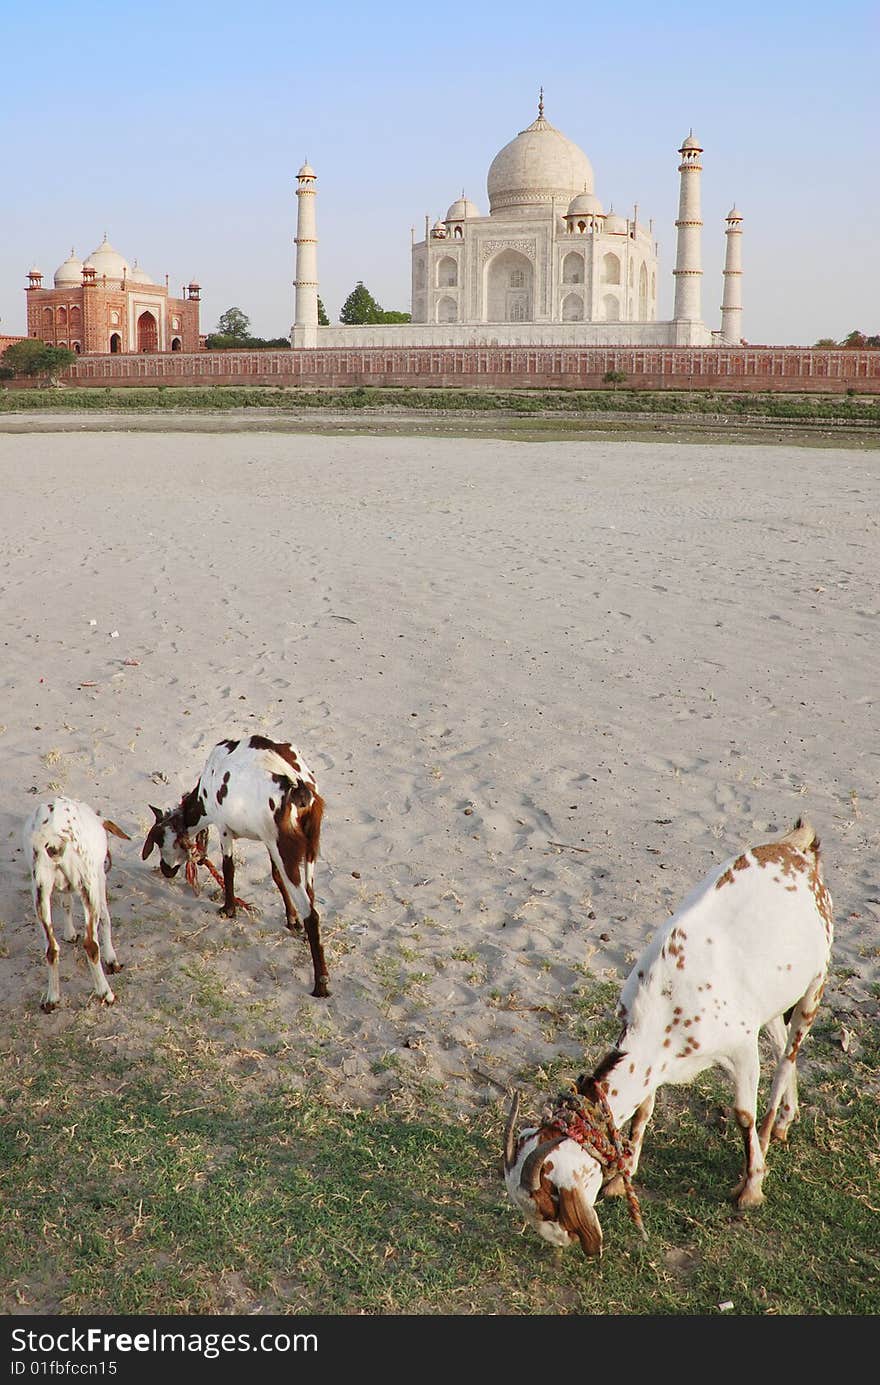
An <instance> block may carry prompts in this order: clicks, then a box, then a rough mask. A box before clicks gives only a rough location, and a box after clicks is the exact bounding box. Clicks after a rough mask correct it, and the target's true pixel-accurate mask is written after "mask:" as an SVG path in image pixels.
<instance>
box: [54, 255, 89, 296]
mask: <svg viewBox="0 0 880 1385" xmlns="http://www.w3.org/2000/svg"><path fill="white" fill-rule="evenodd" d="M82 268H83V265H82V260H80V259H77V256H76V254H75V252H74V251H73V250H71V252H70V254H69V255H68V257H67V259H66V260H65V261H64V263H63V264H60V265H59V266H58V268H57V269H56V271H55V287H56V289H60V288H65V287H67V285H69V284H76V285H79V284H81V283H82Z"/></svg>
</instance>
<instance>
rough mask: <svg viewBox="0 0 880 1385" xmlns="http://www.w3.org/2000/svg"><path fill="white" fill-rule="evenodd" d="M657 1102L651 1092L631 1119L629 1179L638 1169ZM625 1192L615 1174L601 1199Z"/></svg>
mask: <svg viewBox="0 0 880 1385" xmlns="http://www.w3.org/2000/svg"><path fill="white" fill-rule="evenodd" d="M656 1100H657V1093H656V1091H653V1092H652V1093H651V1095H650V1096H646V1097H645V1099H644V1101H643V1102H642V1104H641V1106H640V1107H639V1108H638V1110H637V1111H636V1113H635V1115H634V1116H633V1118H632V1125H631V1127H630V1132H629V1142H630V1146H631V1148H632V1158H631V1160H630V1166H629V1176H630V1178H635V1176H636V1172H637V1171H638V1167H639V1159H640V1158H641V1157H642V1142H643V1140H644V1138H645V1131H646V1130H647V1128H648V1122H649V1121H650V1119H651V1116H652V1115H653V1114H654V1102H655V1101H656ZM625 1192H626V1184H625V1183H624V1181H623V1178H622V1176H621V1175H620V1174H619V1173H616V1174H615V1175H614V1177H613V1178H610V1179H609V1180H608V1182H607V1183H606V1184H605V1186H604V1188H603V1189H602V1196H603V1197H623V1195H624V1193H625Z"/></svg>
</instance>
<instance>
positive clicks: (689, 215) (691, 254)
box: [672, 130, 703, 322]
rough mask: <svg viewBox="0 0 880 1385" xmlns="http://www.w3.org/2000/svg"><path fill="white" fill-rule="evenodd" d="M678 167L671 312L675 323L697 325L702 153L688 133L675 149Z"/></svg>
mask: <svg viewBox="0 0 880 1385" xmlns="http://www.w3.org/2000/svg"><path fill="white" fill-rule="evenodd" d="M678 152H679V154H680V155H681V163H680V164H679V165H678V171H679V173H680V174H681V195H680V197H679V202H678V220H677V221H676V223H675V225H676V227H677V228H678V249H677V252H676V256H675V269H674V270H673V276H674V278H675V309H674V311H673V314H672V316H673V318H674V319H675V321H676V322H699V321H700V320H701V310H700V280H701V278H702V277H703V268H702V255H701V251H700V233H701V231H702V229H703V223H702V221H701V220H700V174H701V173H702V171H703V165H702V164H701V163H700V155H701V154H702V152H703V150H702V148H701V146H700V141H699V140H698V139H696V138H695V137H694V132H693V130H691V132H690V134H689V135H688V137H687V139H686V140H685V141H684V143H683V144H682V146H681V148H680V149H679V151H678Z"/></svg>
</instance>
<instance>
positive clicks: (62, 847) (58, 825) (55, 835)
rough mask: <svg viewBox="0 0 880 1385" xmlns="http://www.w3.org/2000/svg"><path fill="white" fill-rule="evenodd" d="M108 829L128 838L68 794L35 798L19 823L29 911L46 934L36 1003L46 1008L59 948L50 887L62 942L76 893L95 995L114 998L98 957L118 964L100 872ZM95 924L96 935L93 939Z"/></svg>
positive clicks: (67, 936) (69, 930) (55, 990)
mask: <svg viewBox="0 0 880 1385" xmlns="http://www.w3.org/2000/svg"><path fill="white" fill-rule="evenodd" d="M108 832H112V834H113V835H114V836H115V837H122V838H123V840H124V841H130V840H131V838H130V837H129V836H128V834H127V833H125V832H123V831H122V828H121V827H117V826H116V824H115V822H109V821H104V822H102V821H101V819H100V818H99V817H98V816H97V814H96V813H94V812H93V811H92V809H91V808H90V807H89V806H88V804H87V803H79V802H77V800H76V799H73V798H55V799H53V800H52V802H51V803H41V804H40V805H39V806H38V807H37V808H35V809H34V811H33V813H32V814H31V815H30V817H29V818H28V820H27V822H26V823H25V825H24V831H23V841H24V849H25V854H26V855H28V856H29V857H30V861H31V882H32V885H33V896H34V912H35V913H36V916H37V919H38V921H39V923H40V924H41V926H42V929H43V932H44V934H45V937H46V962H47V963H48V966H49V989H48V991H47V992H46V997H45V999H44V1000H43V1002H42V1006H41V1008H42V1009H43V1010H44V1011H46V1013H47V1014H48V1013H49V1012H51V1011H52V1010H54V1009H55V1007H56V1006H57V1005H58V1003H59V1001H60V999H61V990H60V987H59V982H58V955H59V949H58V943H57V942H56V939H55V932H54V929H53V928H52V891H53V890H59V891H61V892H62V893H63V894H64V895H65V905H66V910H65V922H64V926H63V928H62V932H61V937H62V938H63V940H64V941H65V942H67V943H73V942H76V939H77V932H76V928H75V927H74V923H73V896H74V894H78V895H79V897H80V901H81V903H82V908H83V917H84V919H85V939H84V943H83V946H84V948H85V953H86V957H87V958H88V963H89V967H90V968H91V972H92V979H93V981H94V984H95V995H96V996H97V997H98V999H99V1000H101V1001H103V1002H104V1004H106V1005H112V1004H113V1002H114V1000H115V999H116V997H115V996H114V994H113V992H112V990H111V989H110V985H109V983H108V981H107V978H106V976H105V975H104V970H103V967H102V966H101V961H102V959H103V962H104V965H105V966H106V968H107V970H108V971H109V972H110V973H111V975H112V974H115V973H116V972H118V971H121V970H122V963H121V962H119V961H118V960H117V957H116V953H115V951H114V950H113V939H112V936H111V931H110V910H109V908H108V907H107V885H106V881H105V878H104V877H105V875H106V873H107V872H108V871H109V870H110V865H111V861H110V851H109V848H108V845H107V833H108ZM96 928H97V931H98V941H96V939H95V930H96ZM99 944H100V945H99Z"/></svg>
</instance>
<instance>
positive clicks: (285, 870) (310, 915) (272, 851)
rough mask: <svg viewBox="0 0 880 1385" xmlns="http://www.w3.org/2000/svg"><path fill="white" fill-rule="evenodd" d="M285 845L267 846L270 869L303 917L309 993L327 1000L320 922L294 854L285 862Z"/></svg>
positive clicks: (327, 990)
mask: <svg viewBox="0 0 880 1385" xmlns="http://www.w3.org/2000/svg"><path fill="white" fill-rule="evenodd" d="M286 845H287V841H286V839H285V837H284V836H283V835H282V836H281V838H280V840H279V842H278V844H277V845H275V844H274V843H273V844H271V845H270V846H269V848H268V849H269V855H270V856H271V858H272V865H273V866H274V867H275V868H276V869H277V870H278V873H279V875H281V876H282V877H283V878H284V879H285V880H286V882H287V889H288V892H289V894H290V898H291V900H292V902H293V906H294V908H295V909H296V910H297V911H298V912H299V913H301V914H302V917H303V924H304V927H305V930H306V937H307V938H308V940H309V948H310V950H311V954H312V966H313V968H314V972H315V987H314V990H313V991H312V995H314V996H328V995H329V994H330V991H329V989H328V987H327V982H328V980H329V977H328V975H327V963H326V962H325V960H324V947H323V944H322V942H321V920H320V918H319V917H318V911H317V909H316V908H315V905H314V899H313V898H310V897H309V895H308V893H307V892H306V890H305V889H304V888H303V885H302V876H301V874H300V863H299V861H298V860H297V858H296V856H295V854H294V852H293V851H290V852H289V853H288V856H289V860H288V861H285V859H284V858H285V846H286ZM273 878H274V871H273ZM285 907H286V901H285Z"/></svg>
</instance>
